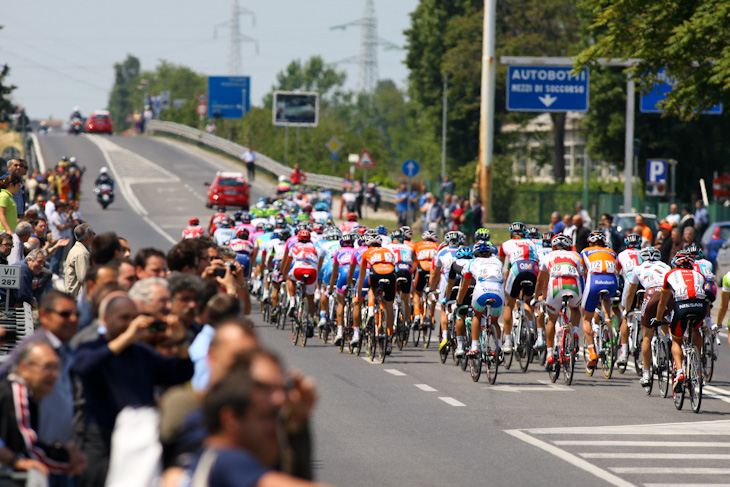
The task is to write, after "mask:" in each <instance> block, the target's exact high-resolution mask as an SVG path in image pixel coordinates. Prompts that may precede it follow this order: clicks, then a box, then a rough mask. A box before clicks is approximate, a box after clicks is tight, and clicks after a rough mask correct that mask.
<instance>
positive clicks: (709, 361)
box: [701, 332, 715, 382]
mask: <svg viewBox="0 0 730 487" xmlns="http://www.w3.org/2000/svg"><path fill="white" fill-rule="evenodd" d="M714 356H715V340H713V339H712V332H708V333H703V334H702V354H701V358H702V375H703V376H704V377H705V380H707V382H711V381H712V373H713V372H714V371H715V360H714V359H713V357H714Z"/></svg>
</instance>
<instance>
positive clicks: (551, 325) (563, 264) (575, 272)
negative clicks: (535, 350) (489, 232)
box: [537, 233, 584, 371]
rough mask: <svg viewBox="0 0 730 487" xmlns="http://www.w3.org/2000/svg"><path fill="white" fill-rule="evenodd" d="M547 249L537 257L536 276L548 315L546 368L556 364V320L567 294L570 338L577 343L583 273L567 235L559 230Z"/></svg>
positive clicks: (580, 263) (548, 368) (578, 257)
mask: <svg viewBox="0 0 730 487" xmlns="http://www.w3.org/2000/svg"><path fill="white" fill-rule="evenodd" d="M550 248H551V249H552V251H551V252H550V253H549V254H547V255H545V256H544V257H543V258H542V259H541V260H540V274H539V276H538V279H537V293H539V294H542V296H543V299H544V300H545V307H546V308H547V315H548V322H547V329H546V335H547V336H546V342H547V360H546V361H545V369H547V370H548V371H550V370H552V369H553V367H554V366H555V357H554V354H555V323H556V322H557V320H558V313H559V312H560V309H561V308H562V306H563V297H564V296H569V299H568V307H569V311H568V313H569V316H570V324H571V325H572V328H573V339H574V341H575V343H576V345H577V343H578V327H579V326H580V303H581V295H582V293H583V283H582V276H583V273H584V269H583V260H582V259H581V257H580V255H578V253H577V252H575V251H573V250H572V248H573V242H572V241H571V239H570V237H568V236H567V235H563V234H560V233H559V234H557V235H555V236H554V237H553V238H552V240H551V241H550ZM563 333H570V330H564V331H563Z"/></svg>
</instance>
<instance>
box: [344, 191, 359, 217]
mask: <svg viewBox="0 0 730 487" xmlns="http://www.w3.org/2000/svg"><path fill="white" fill-rule="evenodd" d="M342 201H343V202H344V203H345V207H346V208H347V212H348V213H355V211H356V210H357V195H355V193H353V192H351V191H345V192H344V193H342Z"/></svg>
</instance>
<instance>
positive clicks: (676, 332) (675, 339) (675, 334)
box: [669, 302, 687, 371]
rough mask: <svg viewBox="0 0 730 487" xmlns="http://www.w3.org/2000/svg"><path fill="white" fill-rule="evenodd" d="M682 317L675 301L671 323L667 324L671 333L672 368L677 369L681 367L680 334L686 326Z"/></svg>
mask: <svg viewBox="0 0 730 487" xmlns="http://www.w3.org/2000/svg"><path fill="white" fill-rule="evenodd" d="M683 318H684V316H683V313H682V312H681V308H680V305H679V302H675V303H674V315H673V316H672V323H671V324H670V325H669V331H670V333H671V335H672V358H673V359H674V368H675V370H677V371H679V370H681V369H682V356H683V353H682V336H683V335H684V330H685V327H686V326H687V324H686V323H685V320H684V319H683Z"/></svg>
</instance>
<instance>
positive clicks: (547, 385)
mask: <svg viewBox="0 0 730 487" xmlns="http://www.w3.org/2000/svg"><path fill="white" fill-rule="evenodd" d="M538 382H540V383H542V384H544V385H541V386H509V385H503V386H496V387H485V389H489V390H492V391H503V392H569V391H573V390H575V389H573V388H571V387H568V386H564V385H561V384H553V383H551V382H549V381H544V380H539V381H538Z"/></svg>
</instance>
